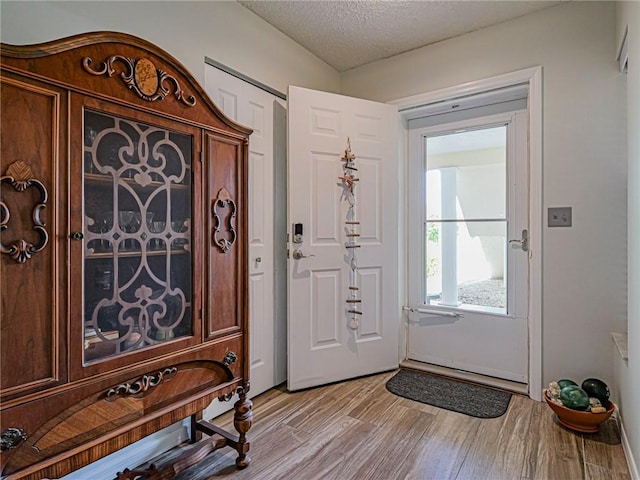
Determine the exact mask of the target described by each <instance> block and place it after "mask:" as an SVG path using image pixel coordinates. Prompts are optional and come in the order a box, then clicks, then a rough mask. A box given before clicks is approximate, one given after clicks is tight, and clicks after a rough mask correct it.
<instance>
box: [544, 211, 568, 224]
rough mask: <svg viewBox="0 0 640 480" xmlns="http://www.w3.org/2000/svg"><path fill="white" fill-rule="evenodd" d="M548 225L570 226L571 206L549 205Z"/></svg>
mask: <svg viewBox="0 0 640 480" xmlns="http://www.w3.org/2000/svg"><path fill="white" fill-rule="evenodd" d="M548 212H549V217H548V222H549V223H548V225H549V226H550V227H570V226H571V207H549V210H548Z"/></svg>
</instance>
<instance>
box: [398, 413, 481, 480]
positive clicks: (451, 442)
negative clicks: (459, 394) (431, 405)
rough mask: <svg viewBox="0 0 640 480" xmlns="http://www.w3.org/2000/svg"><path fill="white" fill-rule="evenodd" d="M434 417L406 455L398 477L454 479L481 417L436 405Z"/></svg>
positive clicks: (407, 479) (419, 479) (413, 479)
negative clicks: (439, 407)
mask: <svg viewBox="0 0 640 480" xmlns="http://www.w3.org/2000/svg"><path fill="white" fill-rule="evenodd" d="M438 410H439V412H437V414H436V415H435V416H434V421H433V422H432V424H431V425H430V427H429V429H428V430H427V431H426V432H425V433H424V435H423V436H422V438H421V439H420V441H419V442H418V443H417V444H416V445H415V447H414V448H413V449H412V451H411V452H410V454H409V455H408V457H407V461H406V463H405V464H404V466H403V468H402V469H401V470H399V472H398V473H399V476H398V477H397V478H403V479H406V480H425V479H438V480H454V479H455V478H456V477H457V475H458V471H459V470H460V467H461V465H462V462H463V461H464V459H465V457H466V456H467V453H468V451H469V448H470V446H471V443H472V439H474V438H476V432H477V430H478V428H479V426H480V421H481V420H480V419H479V418H473V417H469V416H467V415H463V414H460V413H455V412H450V411H447V410H443V409H438Z"/></svg>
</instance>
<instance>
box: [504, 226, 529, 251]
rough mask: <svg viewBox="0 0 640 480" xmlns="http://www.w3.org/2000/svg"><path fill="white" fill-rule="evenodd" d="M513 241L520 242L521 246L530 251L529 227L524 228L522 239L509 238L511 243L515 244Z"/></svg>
mask: <svg viewBox="0 0 640 480" xmlns="http://www.w3.org/2000/svg"><path fill="white" fill-rule="evenodd" d="M513 243H519V244H520V248H521V249H522V250H523V251H525V252H528V251H529V232H528V231H527V229H526V228H525V229H524V230H522V239H520V240H509V244H510V245H511V244H513Z"/></svg>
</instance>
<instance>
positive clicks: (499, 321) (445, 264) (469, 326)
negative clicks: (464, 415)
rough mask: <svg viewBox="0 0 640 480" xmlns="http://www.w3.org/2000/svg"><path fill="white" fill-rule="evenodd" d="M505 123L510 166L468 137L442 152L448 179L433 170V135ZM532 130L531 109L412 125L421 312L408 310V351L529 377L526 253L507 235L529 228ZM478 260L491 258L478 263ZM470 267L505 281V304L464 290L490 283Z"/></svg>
mask: <svg viewBox="0 0 640 480" xmlns="http://www.w3.org/2000/svg"><path fill="white" fill-rule="evenodd" d="M502 125H504V126H506V127H507V129H506V144H504V147H503V148H504V153H503V154H504V155H505V157H503V158H506V164H505V163H504V160H502V164H501V165H500V167H499V168H498V166H497V165H496V164H495V163H491V162H494V159H493V157H490V156H489V151H490V150H491V148H490V147H493V146H494V145H488V144H483V145H482V147H477V145H476V147H473V148H471V147H470V146H469V144H465V145H464V146H460V147H459V150H458V149H453V151H449V152H446V153H447V154H448V155H449V156H450V157H447V156H446V155H443V154H441V155H440V156H439V157H437V159H436V161H435V167H436V169H437V170H439V171H440V172H441V173H440V175H441V180H440V182H434V181H433V176H432V175H431V173H429V174H428V175H425V155H426V149H428V148H429V147H428V144H427V141H426V138H429V139H431V138H438V136H440V138H442V137H445V136H448V135H451V136H453V135H458V134H459V133H460V132H468V131H474V129H476V130H475V131H476V132H480V131H481V130H482V129H483V128H485V127H487V126H491V129H490V128H487V131H489V130H496V129H495V128H494V127H496V126H502ZM527 131H528V129H527V114H526V111H518V112H511V113H507V114H501V115H497V116H492V117H485V118H482V119H474V120H471V121H465V122H459V123H456V124H447V125H442V126H438V127H429V128H426V129H422V130H416V131H412V132H410V142H409V158H410V160H409V191H410V192H412V193H410V199H409V252H412V254H413V255H416V261H415V262H411V261H410V262H409V278H410V282H409V287H408V288H409V300H410V303H411V305H412V306H414V307H418V308H419V309H422V310H423V311H422V312H419V311H414V312H411V313H408V324H409V329H408V337H407V338H408V340H407V343H408V358H409V359H411V360H418V361H422V362H426V363H431V364H435V365H439V366H444V367H449V368H454V369H459V370H464V371H468V372H473V373H479V374H483V375H488V376H492V377H498V378H501V379H505V380H510V381H513V382H518V383H524V384H526V383H528V378H529V377H528V322H527V312H528V274H529V270H528V254H527V252H525V251H523V250H522V249H521V248H520V245H519V243H518V242H513V243H509V242H508V240H509V239H520V238H521V236H522V230H525V229H528V187H527V186H528V156H527V152H528V144H527ZM449 132H451V133H449ZM467 140H469V139H468V138H467ZM476 141H478V140H476ZM479 141H480V142H485V141H486V142H488V143H490V142H489V141H488V140H487V139H486V138H483V139H480V140H479ZM469 152H472V153H469ZM430 158H431V157H430ZM447 158H449V159H452V160H451V163H450V164H449V163H447V162H448V160H447ZM463 159H464V160H463ZM437 162H440V164H438V163H437ZM464 162H467V163H466V164H465V163H464ZM461 165H464V167H461ZM492 169H493V170H492ZM491 172H492V173H491ZM489 173H491V175H489ZM429 176H431V179H430V180H428V183H427V180H426V179H427V177H429ZM496 179H499V181H498V183H499V185H497V184H494V182H496V181H497V180H496ZM446 185H448V187H446ZM440 187H441V188H442V190H441V191H440V190H439V189H440ZM445 187H446V188H445ZM430 189H431V191H429V190H430ZM434 189H436V190H437V192H436V193H435V194H434V193H433V192H434ZM439 202H441V205H440V204H439ZM425 203H426V204H427V206H426V207H425ZM434 203H435V204H437V208H435V209H434V208H433V204H434ZM429 204H431V207H430V206H429ZM423 226H424V227H423ZM421 227H423V229H422V230H421ZM425 245H427V247H426V252H425V248H424V246H425ZM474 249H475V257H474V255H473V254H470V253H472V252H471V250H474ZM429 252H431V253H429ZM434 252H435V254H434ZM430 257H435V258H430ZM478 258H481V259H483V260H484V261H485V265H480V264H477V265H476V264H474V262H477V260H478ZM471 267H473V268H476V269H478V270H483V269H484V270H486V271H487V273H484V275H488V276H487V277H486V279H487V280H488V281H489V282H490V281H494V282H495V281H497V280H496V278H497V279H498V280H499V281H502V282H504V283H505V284H506V302H504V299H503V300H502V301H501V302H502V303H505V304H504V305H502V304H501V305H495V306H491V305H490V302H489V301H487V300H486V297H487V296H489V297H491V296H492V295H490V294H487V292H486V291H485V292H482V291H481V290H476V292H475V293H473V294H472V296H473V295H477V297H478V298H477V301H476V302H471V301H469V300H468V298H469V296H468V294H467V295H461V293H462V291H463V288H465V285H467V286H468V285H471V284H473V283H476V285H480V284H482V283H483V282H470V281H468V279H467V282H466V283H465V276H469V275H470V274H469V272H470V271H471V270H472V268H471ZM498 267H499V268H498ZM425 270H426V272H425ZM496 272H499V273H496ZM425 273H426V274H425ZM438 277H440V278H438ZM482 278H485V277H482ZM488 284H489V283H488V282H487V283H484V285H488ZM468 288H470V287H468ZM485 288H490V287H485ZM494 293H495V292H494ZM493 296H495V295H493ZM483 297H485V298H483ZM483 302H485V303H483ZM482 305H485V306H482ZM487 305H490V306H487ZM424 310H427V312H425V311H424Z"/></svg>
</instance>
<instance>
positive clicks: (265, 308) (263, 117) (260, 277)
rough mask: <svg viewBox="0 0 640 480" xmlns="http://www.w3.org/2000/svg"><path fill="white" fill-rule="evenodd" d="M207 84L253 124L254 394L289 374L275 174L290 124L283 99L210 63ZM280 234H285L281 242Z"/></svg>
mask: <svg viewBox="0 0 640 480" xmlns="http://www.w3.org/2000/svg"><path fill="white" fill-rule="evenodd" d="M205 88H206V90H207V92H208V93H209V95H210V96H211V98H212V99H213V101H214V102H215V103H216V105H218V106H219V107H220V108H221V109H222V111H223V112H224V113H225V114H226V115H227V116H228V117H229V118H231V119H233V120H235V121H237V122H239V123H241V124H244V125H247V126H249V127H251V128H252V129H253V133H252V134H251V136H250V138H249V197H248V198H249V303H250V305H249V316H250V319H251V321H250V332H249V343H250V361H251V372H250V378H251V391H250V394H251V396H255V395H258V394H260V393H262V392H264V391H266V390H268V389H269V388H272V387H274V386H275V385H278V384H279V383H282V382H283V381H284V380H285V378H286V372H285V369H286V363H285V361H284V352H285V351H286V336H285V328H284V327H285V325H284V324H285V322H286V318H285V315H284V312H281V311H280V310H279V309H278V308H276V307H277V303H278V302H284V301H285V300H284V299H285V292H284V290H283V289H282V288H277V289H276V288H275V280H274V279H275V276H276V270H278V268H279V265H278V262H279V261H280V262H283V263H284V261H285V260H284V254H283V255H280V256H279V255H278V254H277V253H278V248H280V249H282V250H283V252H284V246H283V244H282V241H284V235H285V232H284V231H283V230H284V222H285V218H284V212H276V209H275V208H274V206H275V205H276V203H280V204H282V203H283V202H284V201H285V195H284V189H283V188H282V186H281V185H277V183H278V180H277V178H276V175H277V172H278V171H279V169H281V168H282V169H284V162H285V157H284V151H281V152H280V157H281V158H280V157H279V156H278V147H279V146H278V145H277V142H278V139H279V138H280V137H281V136H284V129H285V128H286V126H285V118H284V116H283V115H282V114H281V111H283V110H284V105H285V102H284V101H283V100H281V99H279V98H277V97H276V96H275V95H273V94H271V93H268V92H265V91H264V90H262V89H260V88H258V87H255V86H254V85H251V84H249V83H247V82H245V81H243V80H241V79H239V78H236V77H234V76H232V75H230V74H228V73H225V72H223V71H221V70H219V69H218V68H215V67H213V66H211V65H206V66H205ZM274 142H276V143H274ZM279 197H282V199H280V198H279ZM279 230H281V231H279ZM276 235H278V236H279V237H280V239H281V242H279V243H277V244H276V243H275V241H274V237H275V236H276ZM276 312H278V313H279V317H280V318H279V317H278V316H277V315H276ZM281 324H282V325H281ZM226 406H228V407H230V406H232V405H230V404H226ZM216 413H219V412H216Z"/></svg>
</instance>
